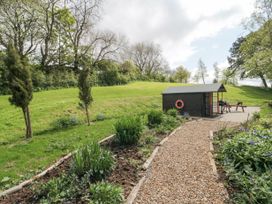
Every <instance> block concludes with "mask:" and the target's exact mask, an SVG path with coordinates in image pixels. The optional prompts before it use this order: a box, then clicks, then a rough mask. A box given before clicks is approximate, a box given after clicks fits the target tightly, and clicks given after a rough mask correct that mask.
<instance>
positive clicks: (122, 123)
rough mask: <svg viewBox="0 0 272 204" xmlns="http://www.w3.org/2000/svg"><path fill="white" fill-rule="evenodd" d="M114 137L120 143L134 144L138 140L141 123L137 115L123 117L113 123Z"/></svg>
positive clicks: (141, 127) (141, 128)
mask: <svg viewBox="0 0 272 204" xmlns="http://www.w3.org/2000/svg"><path fill="white" fill-rule="evenodd" d="M115 130H116V139H117V141H118V142H119V144H121V145H135V144H137V143H138V142H139V139H140V136H141V133H142V130H143V125H142V122H141V119H140V118H139V117H132V116H131V117H124V118H121V119H120V120H118V121H117V122H116V123H115Z"/></svg>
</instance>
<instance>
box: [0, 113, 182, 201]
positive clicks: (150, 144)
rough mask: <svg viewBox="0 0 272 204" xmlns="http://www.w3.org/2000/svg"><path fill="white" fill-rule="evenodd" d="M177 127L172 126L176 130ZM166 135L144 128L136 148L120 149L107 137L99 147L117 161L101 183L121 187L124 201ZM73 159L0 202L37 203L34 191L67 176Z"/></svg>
mask: <svg viewBox="0 0 272 204" xmlns="http://www.w3.org/2000/svg"><path fill="white" fill-rule="evenodd" d="M169 117H171V116H169ZM178 124H180V123H178ZM178 124H177V125H176V126H175V127H177V126H178ZM175 127H173V128H172V129H174V128H175ZM168 133H169V131H168ZM150 134H151V135H152V137H151V136H150ZM167 135H168V134H167V133H162V131H156V130H154V129H153V130H149V129H147V130H145V131H144V132H143V133H142V139H141V141H140V142H139V144H138V145H131V146H129V147H126V146H120V144H118V143H117V142H116V140H115V138H110V139H108V140H106V141H104V142H102V143H101V147H103V149H107V150H109V151H110V152H112V153H113V155H114V158H115V161H116V164H115V168H114V170H113V171H112V172H111V173H110V174H109V175H108V176H106V177H105V179H104V180H105V181H106V182H109V183H112V184H116V185H118V186H120V187H122V189H123V191H124V198H125V199H126V198H127V197H128V195H129V194H130V192H131V190H132V189H133V187H134V186H135V185H136V184H137V183H138V181H139V180H140V179H141V177H142V175H143V174H144V171H145V170H144V169H143V168H142V167H143V164H144V162H145V161H146V160H147V158H148V157H149V156H150V154H151V153H152V151H153V150H154V149H155V147H156V146H157V145H159V143H160V141H161V140H162V139H164V138H165V137H166V136H167ZM72 159H73V158H72V157H70V158H68V159H67V160H65V161H63V162H62V163H61V164H60V165H59V166H57V167H56V168H54V169H52V170H51V171H49V172H47V173H46V174H45V175H44V176H42V177H41V178H38V179H37V180H35V182H33V183H32V184H31V185H28V186H25V187H23V188H22V189H20V190H19V191H17V192H15V193H12V194H10V195H8V196H5V197H1V198H0V203H1V204H2V203H3V204H11V203H22V204H23V203H39V199H40V198H39V197H37V193H36V192H37V189H38V188H39V187H40V186H41V185H42V184H45V183H47V182H48V181H50V180H52V179H54V178H58V177H60V176H61V175H63V174H68V173H69V171H70V167H71V162H72ZM75 202H76V203H89V201H88V200H84V199H81V198H80V197H79V198H75V199H74V200H72V201H71V203H75Z"/></svg>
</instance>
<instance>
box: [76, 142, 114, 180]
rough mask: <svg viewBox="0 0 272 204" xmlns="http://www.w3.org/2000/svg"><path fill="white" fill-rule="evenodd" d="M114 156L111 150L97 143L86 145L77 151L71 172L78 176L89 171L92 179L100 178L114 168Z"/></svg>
mask: <svg viewBox="0 0 272 204" xmlns="http://www.w3.org/2000/svg"><path fill="white" fill-rule="evenodd" d="M114 164H115V161H114V158H113V155H112V153H111V152H109V151H107V150H104V149H102V148H101V147H100V145H99V144H97V143H92V144H90V145H86V146H84V147H83V148H81V149H79V150H78V152H76V153H75V155H74V156H73V160H72V165H71V172H72V173H74V174H76V175H77V176H78V177H82V176H84V175H85V174H87V173H88V175H89V176H90V178H91V179H93V180H100V179H103V178H104V177H105V176H106V175H108V174H109V173H110V172H111V171H112V170H113V168H114Z"/></svg>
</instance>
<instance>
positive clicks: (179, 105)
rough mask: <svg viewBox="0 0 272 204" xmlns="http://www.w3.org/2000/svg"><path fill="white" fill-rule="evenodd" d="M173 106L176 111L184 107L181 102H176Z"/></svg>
mask: <svg viewBox="0 0 272 204" xmlns="http://www.w3.org/2000/svg"><path fill="white" fill-rule="evenodd" d="M175 106H176V108H177V109H182V108H183V107H184V102H183V100H177V101H176V103H175Z"/></svg>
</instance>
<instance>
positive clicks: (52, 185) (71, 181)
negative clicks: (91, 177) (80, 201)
mask: <svg viewBox="0 0 272 204" xmlns="http://www.w3.org/2000/svg"><path fill="white" fill-rule="evenodd" d="M88 186H89V183H88V180H87V179H82V180H79V179H78V178H77V177H76V176H75V175H66V174H63V175H61V176H60V177H56V178H53V179H51V180H49V181H48V182H47V183H44V184H42V185H41V186H38V188H37V189H36V190H35V200H37V201H38V200H39V202H37V203H66V202H68V201H71V200H73V199H75V198H77V197H80V196H81V195H82V192H83V190H84V189H86V188H88Z"/></svg>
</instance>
